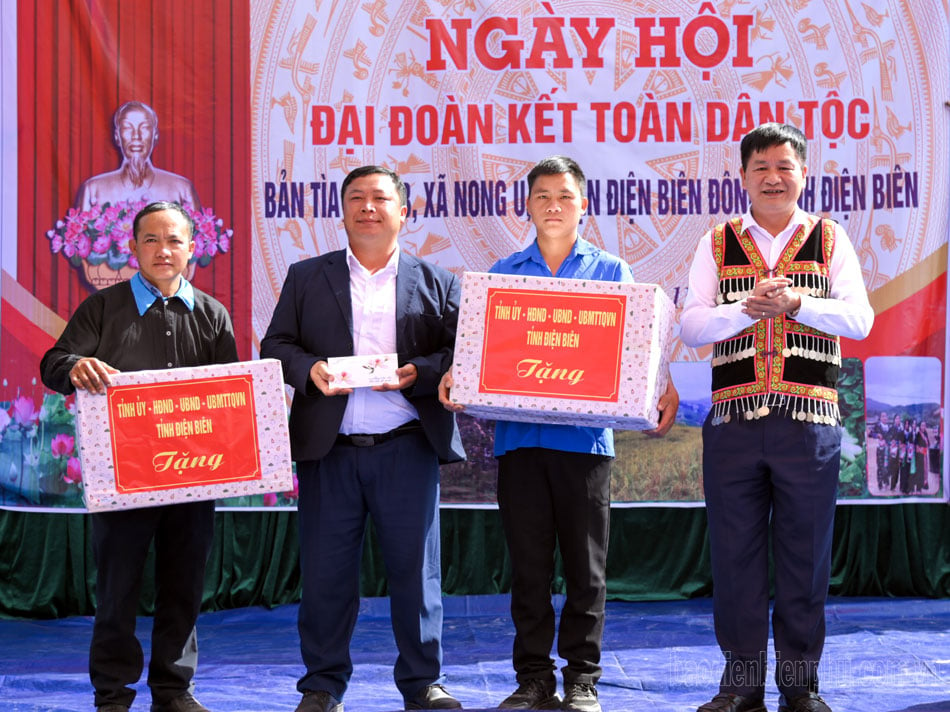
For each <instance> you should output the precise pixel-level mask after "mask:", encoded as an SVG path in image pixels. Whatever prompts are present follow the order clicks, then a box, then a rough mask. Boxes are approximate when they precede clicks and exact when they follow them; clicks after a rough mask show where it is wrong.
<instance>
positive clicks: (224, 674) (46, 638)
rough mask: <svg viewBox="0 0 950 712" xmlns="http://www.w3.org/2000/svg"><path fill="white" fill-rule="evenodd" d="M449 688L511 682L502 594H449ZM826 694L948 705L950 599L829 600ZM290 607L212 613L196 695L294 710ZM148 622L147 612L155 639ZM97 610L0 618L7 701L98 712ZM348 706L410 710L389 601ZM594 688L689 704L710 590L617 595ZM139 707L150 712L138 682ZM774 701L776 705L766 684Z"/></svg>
mask: <svg viewBox="0 0 950 712" xmlns="http://www.w3.org/2000/svg"><path fill="white" fill-rule="evenodd" d="M445 602H446V617H445V635H444V647H445V664H444V670H445V673H446V676H447V680H446V685H447V687H448V689H449V690H450V691H451V692H452V693H453V694H454V695H455V696H456V697H458V698H459V699H460V700H461V701H462V703H463V704H464V706H465V707H466V708H467V709H489V708H492V709H493V708H494V705H497V704H498V703H499V702H500V701H501V700H502V699H504V697H505V696H506V695H508V694H509V693H510V692H511V690H512V689H513V688H514V686H515V685H514V675H513V673H512V671H511V664H510V653H511V641H512V628H511V621H510V619H509V617H508V599H507V597H505V596H475V597H458V598H456V597H451V598H447V599H446V601H445ZM827 613H828V616H827V617H828V638H827V642H826V645H825V654H824V657H823V659H822V667H821V672H820V675H821V681H822V692H823V695H824V697H825V699H826V701H827V702H828V703H829V704H830V705H831V707H832V709H833V710H835V712H938V711H940V712H950V600H917V599H867V598H860V599H832V600H831V601H830V602H829V604H828V609H827ZM296 615H297V608H296V606H281V607H279V608H276V609H273V610H266V609H263V608H246V609H238V610H230V611H219V612H215V613H206V614H203V615H202V616H201V620H200V621H199V624H198V635H199V646H200V650H201V653H200V662H199V667H198V675H197V678H196V680H197V689H196V696H197V697H198V699H200V700H201V701H202V702H203V703H204V704H205V705H207V706H208V707H209V708H210V709H211V710H212V712H265V711H267V710H293V709H294V708H295V707H296V705H297V702H298V701H299V699H300V697H299V694H298V693H297V691H296V688H295V685H296V681H297V678H298V677H299V676H300V674H301V672H302V667H301V663H300V659H299V652H298V647H297V646H298V639H297V629H296ZM150 624H151V621H150V619H149V618H142V619H140V621H139V637H140V638H141V639H142V640H143V643H144V644H145V648H146V654H147V649H148V633H149V628H150ZM91 628H92V619H91V618H68V619H63V620H52V621H39V620H3V621H0V711H2V712H28V711H29V712H38V711H40V710H42V711H43V712H74V711H77V710H92V709H93V707H92V691H91V688H90V686H89V680H88V677H87V673H86V659H87V650H88V644H89V636H90V632H91ZM352 650H353V658H354V662H355V665H356V669H355V672H354V674H353V679H352V680H351V683H350V688H349V690H348V691H347V694H346V697H345V699H344V703H345V705H346V709H347V711H348V712H364V711H367V712H370V711H374V710H376V711H380V712H383V711H387V712H388V711H390V710H399V709H401V708H402V700H401V698H400V696H399V694H398V692H397V691H396V688H395V686H394V685H393V682H392V663H393V660H394V659H395V646H394V644H393V640H392V633H391V630H390V627H389V618H388V601H387V600H386V599H368V600H365V601H364V602H363V605H362V609H361V614H360V618H359V622H358V624H357V629H356V633H355V636H354V640H353V645H352ZM602 662H603V667H604V675H603V678H602V680H601V682H600V685H599V686H598V689H599V691H600V699H601V703H602V704H603V707H604V709H605V710H607V712H621V711H623V712H635V711H638V710H643V711H647V710H649V711H650V712H667V711H670V712H687V711H694V710H695V709H696V707H697V706H698V705H699V704H701V703H703V702H705V701H707V700H708V699H709V698H711V697H712V695H713V694H714V693H715V691H716V685H717V682H718V678H719V674H720V671H721V659H720V656H719V650H718V648H717V647H716V645H715V640H714V638H713V626H712V604H711V601H709V600H708V599H700V600H693V601H677V602H659V603H619V602H611V603H609V604H608V608H607V626H606V631H605V634H604V656H603V661H602ZM137 689H138V691H139V696H138V697H137V698H136V702H135V704H134V705H133V707H132V709H133V710H148V707H149V703H150V699H149V695H148V688H147V687H146V685H145V684H144V682H142V683H140V684H139V685H138V686H137ZM766 704H767V705H768V709H769V710H771V711H772V712H775V710H777V707H778V705H777V693H776V691H775V689H774V687H772V686H771V685H770V687H769V690H768V693H767V695H766Z"/></svg>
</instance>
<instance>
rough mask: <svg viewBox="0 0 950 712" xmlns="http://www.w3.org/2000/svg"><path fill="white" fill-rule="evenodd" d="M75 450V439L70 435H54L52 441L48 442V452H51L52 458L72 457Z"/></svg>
mask: <svg viewBox="0 0 950 712" xmlns="http://www.w3.org/2000/svg"><path fill="white" fill-rule="evenodd" d="M75 448H76V438H74V437H73V436H72V435H66V434H65V433H60V434H59V435H54V436H53V440H52V441H51V442H50V450H52V452H53V456H54V457H67V456H69V455H72V454H73V450H75Z"/></svg>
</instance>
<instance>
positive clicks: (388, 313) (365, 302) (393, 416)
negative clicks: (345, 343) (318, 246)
mask: <svg viewBox="0 0 950 712" xmlns="http://www.w3.org/2000/svg"><path fill="white" fill-rule="evenodd" d="M346 261H347V264H348V265H349V268H350V301H351V302H352V305H353V355H354V356H373V355H376V354H391V353H396V273H397V272H398V268H399V248H398V247H397V248H396V249H395V251H393V254H392V257H390V258H389V262H387V263H386V266H385V267H383V268H382V269H381V270H379V271H378V272H376V273H374V274H371V273H370V272H369V270H367V269H366V268H365V267H364V266H363V265H362V264H360V261H359V260H358V259H356V256H355V255H354V254H353V253H352V252H351V251H350V248H349V247H347V248H346ZM418 417H419V414H418V412H417V411H416V409H415V407H414V406H413V405H412V404H411V403H410V402H409V401H407V400H406V398H405V397H404V396H403V394H402V391H374V390H373V389H372V388H354V389H353V392H352V393H351V394H350V396H349V399H348V400H347V403H346V410H345V411H344V413H343V422H342V423H341V424H340V432H341V433H343V434H344V435H353V434H354V433H385V432H387V431H389V430H392V429H393V428H396V427H399V426H400V425H402V424H403V423H407V422H409V421H410V420H414V419H416V418H418Z"/></svg>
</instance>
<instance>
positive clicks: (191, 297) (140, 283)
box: [129, 272, 195, 316]
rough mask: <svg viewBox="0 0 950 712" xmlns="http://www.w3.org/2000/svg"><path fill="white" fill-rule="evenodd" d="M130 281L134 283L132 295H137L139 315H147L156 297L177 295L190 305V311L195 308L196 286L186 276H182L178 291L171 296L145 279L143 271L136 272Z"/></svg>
mask: <svg viewBox="0 0 950 712" xmlns="http://www.w3.org/2000/svg"><path fill="white" fill-rule="evenodd" d="M129 283H130V284H131V285H132V296H133V297H135V306H136V307H137V308H138V310H139V316H145V312H147V311H148V308H149V307H150V306H152V305H153V304H154V303H155V300H156V299H174V298H176V297H177V298H178V299H180V300H181V302H182V304H184V305H185V306H186V307H188V311H194V310H195V288H194V287H192V286H191V282H189V281H188V280H187V279H185V278H184V277H182V278H181V282H180V283H179V285H178V291H177V292H175V293H174V294H173V295H172V296H170V297H165V296H164V295H163V294H162V293H161V292H160V291H158V288H157V287H156V286H155V285H154V284H152V283H151V282H149V281H148V280H147V279H145V278H144V277H143V276H142V273H141V272H136V273H135V274H134V275H133V276H132V279H130V280H129Z"/></svg>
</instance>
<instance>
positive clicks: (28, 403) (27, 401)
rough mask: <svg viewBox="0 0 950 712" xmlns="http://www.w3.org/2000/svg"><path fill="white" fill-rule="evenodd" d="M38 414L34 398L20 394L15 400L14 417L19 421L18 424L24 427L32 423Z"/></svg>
mask: <svg viewBox="0 0 950 712" xmlns="http://www.w3.org/2000/svg"><path fill="white" fill-rule="evenodd" d="M38 415H39V414H38V413H37V412H36V406H35V405H34V404H33V399H32V398H27V397H26V396H20V397H19V398H17V399H16V400H15V401H13V419H14V420H15V421H16V422H17V425H21V426H23V427H26V426H27V425H31V424H32V423H33V421H34V420H36V418H37V416H38Z"/></svg>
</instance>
